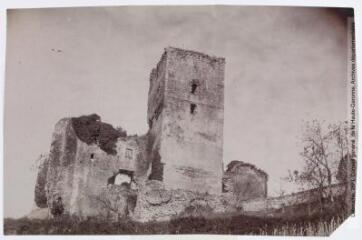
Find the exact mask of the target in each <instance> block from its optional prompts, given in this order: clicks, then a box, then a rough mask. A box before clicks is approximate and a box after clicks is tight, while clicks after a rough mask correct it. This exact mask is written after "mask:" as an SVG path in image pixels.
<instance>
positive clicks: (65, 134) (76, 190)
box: [35, 47, 268, 221]
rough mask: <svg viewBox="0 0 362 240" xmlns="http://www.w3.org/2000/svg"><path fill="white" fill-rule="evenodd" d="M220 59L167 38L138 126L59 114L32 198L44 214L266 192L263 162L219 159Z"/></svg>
mask: <svg viewBox="0 0 362 240" xmlns="http://www.w3.org/2000/svg"><path fill="white" fill-rule="evenodd" d="M224 68H225V59H224V58H219V57H213V56H209V55H206V54H204V53H199V52H195V51H188V50H183V49H178V48H172V47H169V48H166V49H165V51H164V53H163V54H162V56H161V59H160V61H159V62H158V64H157V66H156V67H155V68H154V69H152V71H151V74H150V87H149V92H148V111H147V122H148V125H149V130H148V132H147V133H146V134H144V135H142V136H126V135H125V134H119V132H117V131H116V130H115V129H113V127H112V126H110V125H109V124H106V123H102V122H101V119H100V117H99V116H97V115H95V114H94V115H90V116H82V117H80V118H65V119H61V120H60V121H59V122H58V123H57V124H56V126H55V129H54V133H53V136H52V143H51V149H50V152H49V154H48V155H46V156H44V157H43V159H42V164H41V165H40V168H39V173H38V177H37V183H36V187H35V202H36V205H37V206H38V207H40V208H43V209H47V210H48V211H49V213H50V214H51V215H53V216H55V215H59V214H70V215H77V216H81V217H89V216H103V217H107V218H108V217H110V218H113V219H118V218H119V217H122V216H125V215H128V216H130V217H131V218H133V219H135V220H139V221H148V220H167V219H170V218H171V217H174V216H178V215H184V214H193V213H192V209H197V208H199V209H203V210H204V211H206V212H207V211H209V212H233V211H238V210H240V204H241V202H242V201H246V200H251V199H265V198H266V196H267V179H268V176H267V174H266V173H265V172H263V171H262V170H260V169H257V168H256V167H255V166H253V165H251V164H248V163H245V162H241V161H232V162H231V163H230V164H229V165H228V166H227V169H225V170H224V169H223V122H224V121H223V119H224Z"/></svg>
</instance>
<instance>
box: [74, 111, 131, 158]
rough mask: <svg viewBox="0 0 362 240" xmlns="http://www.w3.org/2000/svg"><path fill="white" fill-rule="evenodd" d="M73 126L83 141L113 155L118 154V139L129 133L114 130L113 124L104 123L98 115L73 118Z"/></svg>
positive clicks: (119, 129) (118, 129)
mask: <svg viewBox="0 0 362 240" xmlns="http://www.w3.org/2000/svg"><path fill="white" fill-rule="evenodd" d="M72 125H73V129H74V131H75V133H76V135H77V137H78V138H79V139H80V140H81V141H83V142H85V143H87V144H97V145H98V146H99V147H100V148H101V149H102V150H103V151H105V152H106V153H108V154H112V155H115V154H116V153H117V150H116V142H117V139H118V138H119V137H126V136H127V132H126V131H125V130H123V129H122V128H121V127H118V128H117V129H115V128H113V126H112V125H111V124H108V123H104V122H102V121H101V118H100V116H98V115H97V114H91V115H86V116H80V117H77V118H72Z"/></svg>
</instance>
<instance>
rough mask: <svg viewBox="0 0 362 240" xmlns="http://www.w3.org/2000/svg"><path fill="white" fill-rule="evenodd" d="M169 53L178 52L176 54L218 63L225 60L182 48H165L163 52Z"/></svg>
mask: <svg viewBox="0 0 362 240" xmlns="http://www.w3.org/2000/svg"><path fill="white" fill-rule="evenodd" d="M171 51H178V52H182V53H187V54H191V55H195V56H201V57H204V58H207V59H210V60H214V61H218V62H225V58H224V57H216V56H213V55H209V54H206V53H202V52H197V51H193V50H187V49H182V48H177V47H171V46H169V47H166V48H165V52H171Z"/></svg>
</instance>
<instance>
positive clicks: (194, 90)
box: [191, 83, 197, 94]
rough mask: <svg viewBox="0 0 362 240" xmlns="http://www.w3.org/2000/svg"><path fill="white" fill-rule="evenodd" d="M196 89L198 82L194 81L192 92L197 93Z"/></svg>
mask: <svg viewBox="0 0 362 240" xmlns="http://www.w3.org/2000/svg"><path fill="white" fill-rule="evenodd" d="M196 89H197V84H196V83H193V84H192V85H191V93H192V94H195V93H196Z"/></svg>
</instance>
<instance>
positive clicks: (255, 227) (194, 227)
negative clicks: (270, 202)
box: [4, 214, 344, 236]
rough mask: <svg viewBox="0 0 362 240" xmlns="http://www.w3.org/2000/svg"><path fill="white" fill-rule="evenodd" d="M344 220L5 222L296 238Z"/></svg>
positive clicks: (22, 229) (10, 229)
mask: <svg viewBox="0 0 362 240" xmlns="http://www.w3.org/2000/svg"><path fill="white" fill-rule="evenodd" d="M343 220H344V218H343V217H340V216H333V215H328V214H324V215H320V216H319V217H310V218H298V219H293V220H290V219H288V220H283V219H279V218H261V217H252V216H244V215H238V216H231V217H219V218H214V219H205V218H200V217H198V218H197V217H186V218H177V219H173V220H171V221H168V222H148V223H138V222H133V221H131V220H129V219H123V220H121V221H119V222H107V221H101V220H99V219H96V218H89V219H87V220H80V219H78V218H75V217H67V216H63V217H61V218H57V219H49V220H29V219H27V218H22V219H5V222H4V231H5V234H9V235H11V234H19V235H37V234H66V235H68V234H75V235H76V234H102V235H104V234H238V235H239V234H240V235H244V234H248V235H298V236H301V235H302V236H310V235H312V236H313V235H317V236H328V235H330V234H331V233H332V232H333V231H334V230H335V229H336V228H337V227H338V226H339V225H340V224H341V223H342V222H343Z"/></svg>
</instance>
